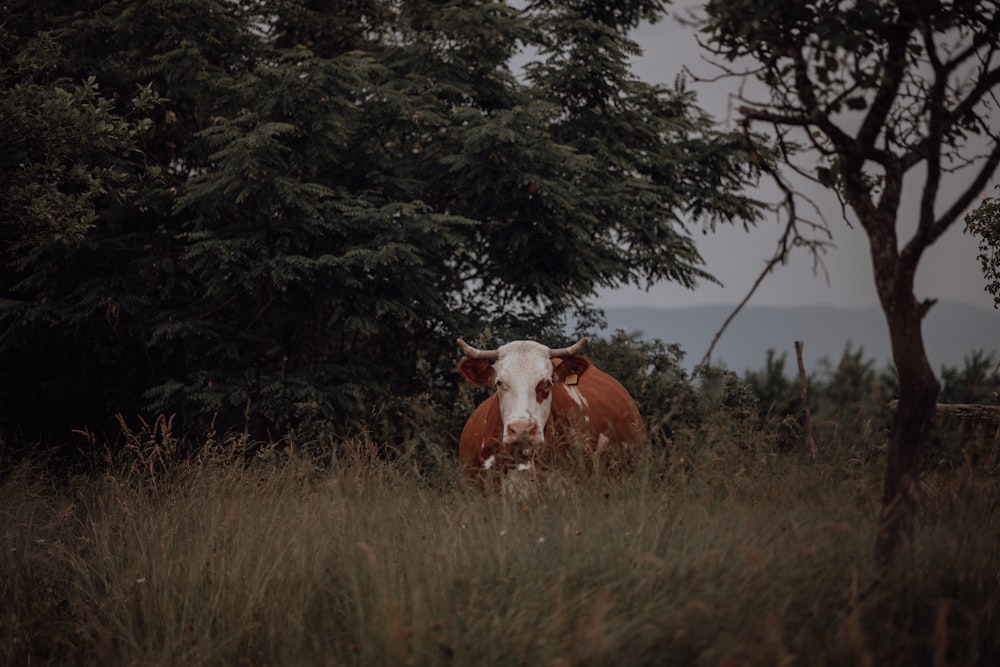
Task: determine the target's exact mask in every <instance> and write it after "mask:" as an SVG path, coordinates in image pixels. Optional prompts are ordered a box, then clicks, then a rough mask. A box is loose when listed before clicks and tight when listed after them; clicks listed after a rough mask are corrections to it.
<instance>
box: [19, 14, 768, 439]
mask: <svg viewBox="0 0 1000 667" xmlns="http://www.w3.org/2000/svg"><path fill="white" fill-rule="evenodd" d="M662 5H663V3H661V2H653V1H650V0H632V1H629V2H619V3H613V4H609V3H575V2H561V1H557V0H548V1H544V2H532V3H527V8H526V9H523V10H521V9H516V8H514V7H511V6H508V5H507V4H505V3H498V2H484V1H478V0H468V1H457V0H455V1H448V2H441V1H433V0H406V1H403V2H399V1H398V0H392V1H388V0H360V1H358V2H333V3H330V2H306V1H301V0H262V1H260V2H220V1H217V0H190V1H188V2H182V3H181V2H178V3H164V2H155V1H152V0H148V1H145V0H133V1H110V2H108V1H105V0H101V1H95V0H87V1H82V2H76V3H65V2H58V1H56V0H31V1H30V2H28V1H26V0H16V1H14V2H6V3H4V4H3V6H2V7H0V126H2V127H3V128H4V131H3V133H2V138H0V142H2V146H0V252H2V253H3V259H2V261H0V434H2V436H3V438H4V439H5V441H6V442H8V443H13V442H27V443H30V442H35V441H44V440H52V439H53V438H55V439H62V438H64V437H66V434H67V433H69V432H70V430H77V431H83V432H87V433H92V434H104V433H108V432H114V430H115V428H116V421H115V417H114V416H115V415H116V414H122V415H126V416H128V415H139V414H142V415H157V414H165V415H175V425H176V428H178V429H179V430H181V431H183V432H186V433H192V434H196V435H197V434H199V433H203V432H205V430H206V429H208V428H210V427H212V428H217V429H220V430H232V429H235V430H239V431H243V432H249V433H253V434H255V436H256V437H261V438H264V437H268V438H284V437H288V438H293V439H296V438H297V439H300V440H301V439H308V438H312V437H316V436H317V434H323V433H331V432H332V433H344V432H350V431H353V432H357V431H359V430H371V429H378V428H383V429H384V430H385V431H386V432H387V433H388V435H389V436H390V437H391V438H397V439H398V437H399V436H398V434H394V433H393V428H391V427H386V426H385V423H387V422H388V423H411V422H412V420H411V419H410V417H412V416H413V415H414V410H415V409H418V407H419V406H421V405H424V404H428V403H430V404H433V405H453V404H454V403H455V401H456V400H458V398H457V397H456V383H455V382H454V381H453V378H452V376H451V375H450V373H451V369H452V367H453V364H454V360H455V357H456V353H455V348H454V344H453V341H454V339H455V338H456V337H457V336H459V335H461V336H464V337H466V338H467V339H470V340H472V339H476V338H477V337H478V338H479V339H481V340H483V341H486V342H488V343H495V342H496V341H499V340H509V339H513V338H535V339H539V340H545V341H547V342H551V343H553V344H557V343H558V342H559V339H560V335H561V333H562V322H563V320H564V316H565V315H566V314H568V313H572V314H573V317H574V319H575V321H581V322H583V323H584V327H586V325H587V323H588V322H589V323H593V322H597V321H599V319H600V314H599V313H596V312H594V309H593V308H592V307H590V306H589V305H588V303H589V301H588V299H589V297H590V296H591V295H592V294H593V292H594V291H595V289H596V288H598V287H608V286H615V285H621V284H624V283H629V282H631V283H637V284H644V283H646V282H649V281H661V280H672V281H676V282H678V283H680V284H683V285H687V286H693V285H694V284H695V283H696V282H697V281H699V280H706V279H710V276H709V274H708V273H707V272H706V270H705V268H704V267H703V266H702V262H701V258H700V256H699V255H698V252H697V250H696V248H695V245H694V243H693V240H692V238H691V236H690V231H691V230H690V229H689V226H690V225H691V224H696V225H706V226H707V227H708V228H712V227H713V226H714V225H715V224H717V223H722V222H740V223H742V224H750V223H752V222H754V221H755V220H756V219H757V217H758V215H759V212H760V209H759V208H758V207H757V204H755V203H754V202H752V201H749V200H747V199H745V198H743V197H741V196H740V195H738V194H730V193H739V192H741V191H742V187H743V185H745V184H746V183H747V182H749V181H751V180H752V179H753V177H754V176H755V169H754V166H753V164H752V162H751V161H750V160H748V159H746V155H745V154H744V152H743V150H742V144H741V140H740V137H739V136H737V135H735V134H727V133H722V132H719V131H717V130H716V129H715V126H714V125H713V122H712V120H711V119H710V118H708V117H707V116H706V115H705V114H704V113H703V112H702V111H701V110H700V109H699V108H698V106H697V105H696V102H695V99H694V97H693V96H692V94H690V93H689V92H688V91H687V90H685V88H684V86H683V82H682V81H680V80H678V83H677V85H676V86H674V87H671V88H664V87H659V86H652V85H649V84H647V83H644V82H641V81H638V80H637V79H636V78H635V77H634V76H633V75H632V74H631V72H630V70H629V56H630V55H632V54H633V53H635V52H636V51H637V48H638V47H637V46H636V44H635V43H634V42H632V41H631V40H630V39H629V37H628V34H629V33H630V31H631V30H633V29H634V28H635V27H636V26H637V25H638V24H639V23H640V22H641V21H644V20H657V19H659V18H661V17H662V16H663V14H664V7H663V6H662ZM515 58H518V59H519V60H517V61H516V62H517V63H518V64H517V65H515V64H513V63H514V62H515V60H514V59H515ZM709 268H710V267H709ZM213 425H214V426H213Z"/></svg>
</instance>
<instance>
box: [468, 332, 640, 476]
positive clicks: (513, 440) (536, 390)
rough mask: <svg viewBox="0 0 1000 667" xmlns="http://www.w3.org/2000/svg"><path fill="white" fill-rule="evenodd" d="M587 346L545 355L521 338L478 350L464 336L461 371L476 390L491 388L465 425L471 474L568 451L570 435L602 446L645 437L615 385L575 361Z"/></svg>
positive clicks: (628, 399)
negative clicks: (487, 395)
mask: <svg viewBox="0 0 1000 667" xmlns="http://www.w3.org/2000/svg"><path fill="white" fill-rule="evenodd" d="M586 343H587V339H586V338H581V339H580V340H579V341H577V342H576V343H575V344H573V345H571V346H570V347H566V348H560V349H550V348H548V347H546V346H545V345H542V344H541V343H536V342H535V341H530V340H519V341H514V342H511V343H507V344H506V345H503V346H501V347H500V348H498V349H496V350H477V349H476V348H474V347H472V346H471V345H469V344H468V343H466V342H465V341H464V340H462V339H461V338H459V339H458V345H459V347H461V348H462V350H463V351H464V352H465V355H466V356H465V357H464V358H463V359H462V360H461V361H460V362H459V364H458V370H459V371H460V372H461V373H462V375H463V376H465V378H466V379H467V380H468V381H469V382H471V383H472V384H474V385H477V386H480V387H489V386H495V387H496V391H495V392H494V393H493V394H492V395H491V396H490V397H489V398H487V399H486V400H485V401H483V402H482V403H480V405H479V407H477V408H476V409H475V411H474V412H473V413H472V416H471V417H469V420H468V421H467V422H466V424H465V429H463V431H462V438H461V441H460V442H459V446H458V457H459V460H460V461H462V463H464V464H465V465H466V466H467V467H468V468H470V469H471V470H484V469H485V470H488V469H499V470H503V471H506V470H510V469H519V470H524V469H528V468H530V467H531V466H532V463H533V461H534V460H536V459H543V460H547V459H550V458H551V457H552V456H553V455H560V454H563V453H565V452H566V448H567V446H568V445H569V444H570V442H571V441H573V440H574V437H578V436H580V435H582V436H585V438H586V440H587V441H589V444H590V445H592V446H597V447H599V448H601V447H603V446H605V445H606V444H607V443H608V442H614V443H618V444H621V445H623V446H625V445H628V444H629V443H631V442H634V441H636V440H638V439H639V438H640V437H642V434H643V425H642V418H641V417H640V416H639V410H638V409H637V408H636V406H635V401H633V400H632V397H631V396H629V393H628V391H627V390H626V389H625V387H623V386H622V385H621V383H620V382H618V380H616V379H615V378H613V377H611V376H610V375H608V374H607V373H605V372H603V371H601V370H600V369H599V368H597V367H596V366H594V365H593V364H591V363H590V361H589V360H588V359H587V358H585V357H581V356H578V355H577V352H579V351H580V349H581V348H582V347H583V346H584V345H585V344H586Z"/></svg>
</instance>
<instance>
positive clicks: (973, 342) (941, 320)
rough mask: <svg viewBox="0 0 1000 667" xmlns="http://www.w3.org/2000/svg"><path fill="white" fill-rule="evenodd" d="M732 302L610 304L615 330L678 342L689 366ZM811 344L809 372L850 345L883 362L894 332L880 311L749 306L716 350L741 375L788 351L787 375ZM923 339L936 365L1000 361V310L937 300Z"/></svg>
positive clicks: (715, 356) (807, 362)
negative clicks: (984, 357) (976, 357)
mask: <svg viewBox="0 0 1000 667" xmlns="http://www.w3.org/2000/svg"><path fill="white" fill-rule="evenodd" d="M732 310H733V307H732V306H689V307H681V308H662V309H661V308H646V307H622V308H607V309H605V313H606V315H607V320H608V328H607V329H606V330H605V331H604V332H602V333H603V334H604V335H607V334H609V333H610V332H611V331H614V330H616V329H621V328H625V329H626V330H628V331H633V332H635V331H638V332H640V333H641V334H642V337H643V338H646V339H650V340H652V339H654V338H658V339H660V340H662V341H663V342H665V343H680V345H681V347H683V349H684V351H685V353H686V355H685V358H684V366H685V368H687V369H689V370H690V369H691V368H693V367H694V365H695V364H696V363H698V362H699V361H700V360H701V358H702V357H703V356H704V355H705V352H706V351H707V350H708V346H709V344H710V343H711V341H712V337H713V336H714V335H715V333H716V332H717V331H718V330H719V327H721V326H722V323H723V322H724V321H725V319H726V318H727V317H728V316H729V314H730V313H731V312H732ZM797 340H801V341H803V342H804V343H805V348H804V352H803V361H804V363H805V365H806V369H807V370H808V371H814V370H816V369H817V362H818V361H819V360H820V359H822V358H824V357H825V358H826V359H828V360H829V361H830V362H831V363H832V364H834V365H835V364H836V363H837V362H838V361H839V360H840V358H841V356H842V355H843V353H844V350H845V348H846V346H847V344H848V343H850V344H851V349H852V350H854V351H857V350H858V349H863V351H864V354H863V356H864V358H865V359H874V360H875V363H876V367H877V368H879V369H881V368H884V367H885V366H886V365H887V364H888V363H889V362H890V360H891V354H890V352H889V330H888V328H887V326H886V324H885V319H884V316H883V315H882V310H881V309H880V308H878V307H871V308H858V309H852V308H835V307H832V306H805V307H788V308H781V307H769V306H747V307H745V308H744V309H743V310H742V311H740V313H739V314H738V315H737V316H736V318H735V319H734V320H733V321H732V322H731V323H730V325H729V328H728V329H727V330H726V332H725V333H724V334H723V335H722V338H720V339H719V342H718V344H717V345H716V347H715V351H714V353H713V354H712V362H713V363H714V364H724V365H725V366H726V367H727V368H730V369H732V370H734V371H736V372H738V373H740V374H742V373H743V372H744V371H746V370H748V369H750V370H758V369H761V368H763V367H764V362H765V359H766V357H767V350H768V349H774V351H775V353H776V354H777V355H778V356H780V355H781V354H782V353H783V352H784V353H787V359H786V362H785V371H786V373H793V372H795V341H797ZM924 343H925V344H926V346H927V354H928V357H929V358H930V361H931V366H932V367H933V368H934V370H935V372H938V373H940V370H941V367H942V366H948V367H955V368H962V367H963V366H964V363H965V357H967V356H968V355H969V354H970V353H972V352H973V351H974V350H983V351H986V352H992V353H993V354H994V356H995V357H996V358H997V359H998V360H1000V311H997V310H987V309H984V308H977V307H975V306H968V305H965V304H960V303H954V302H939V303H937V304H935V305H934V307H933V308H931V310H930V312H929V313H928V315H927V317H926V318H925V319H924Z"/></svg>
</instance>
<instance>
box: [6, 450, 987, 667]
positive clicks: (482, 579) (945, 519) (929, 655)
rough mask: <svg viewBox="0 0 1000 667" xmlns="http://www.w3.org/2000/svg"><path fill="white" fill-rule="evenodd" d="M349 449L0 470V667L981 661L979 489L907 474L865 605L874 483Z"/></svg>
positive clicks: (856, 471) (703, 458)
mask: <svg viewBox="0 0 1000 667" xmlns="http://www.w3.org/2000/svg"><path fill="white" fill-rule="evenodd" d="M158 437H160V438H161V440H160V441H158V442H161V444H162V437H163V433H161V435H160V436H158ZM146 444H147V445H149V444H150V443H146ZM153 444H155V443H153ZM232 444H233V443H230V445H232ZM354 445H356V446H353V447H347V448H344V447H343V446H342V447H341V448H340V451H342V452H343V451H347V452H348V454H347V455H346V456H341V457H340V458H339V459H337V460H335V461H334V462H333V463H332V464H330V465H324V466H317V465H315V463H314V462H313V461H312V460H311V459H310V458H309V457H306V456H291V457H290V458H287V457H286V458H283V459H282V460H281V461H278V460H277V459H278V457H277V455H276V454H274V453H273V452H271V453H270V455H269V454H268V452H266V451H265V452H264V455H262V456H260V457H258V458H257V459H256V460H254V461H253V462H251V463H249V464H246V463H244V462H243V461H242V459H241V458H240V457H238V456H229V457H227V456H208V457H204V458H203V459H202V460H199V461H188V462H182V463H176V464H170V462H169V461H168V460H167V459H166V458H162V457H161V459H158V460H156V461H154V463H155V465H147V463H149V462H148V461H145V460H144V458H143V457H147V458H148V453H147V454H138V453H137V452H140V451H143V449H142V448H141V447H136V448H135V450H136V451H135V452H133V454H135V455H136V457H137V459H133V460H132V463H131V464H129V465H117V466H115V465H112V466H110V467H109V469H110V470H112V471H113V472H110V473H106V474H100V475H89V474H88V475H84V476H81V477H79V478H74V479H70V480H68V481H67V480H66V479H65V478H60V479H55V478H51V477H48V476H47V473H45V472H44V470H43V469H40V468H38V467H33V466H30V465H27V466H22V467H19V468H16V469H14V470H11V471H8V472H7V473H5V474H4V476H3V479H2V483H0V515H2V516H0V540H2V542H0V543H2V554H0V608H2V613H3V621H2V626H0V663H2V664H9V665H45V664H52V665H55V664H58V665H65V664H80V665H90V664H101V665H164V666H166V665H182V664H183V665H339V664H352V665H399V664H415V665H434V664H454V665H518V664H521V665H576V664H590V665H652V664H655V665H675V664H676V665H744V664H752V665H792V664H796V665H816V664H843V665H914V664H927V665H935V666H937V665H982V664H1000V633H998V628H1000V613H998V606H1000V534H998V531H1000V483H998V479H997V478H996V476H995V475H994V476H991V475H987V474H985V473H982V472H977V471H975V470H973V469H971V468H965V469H963V470H959V471H957V472H953V473H949V474H947V475H938V474H933V475H928V477H927V479H926V481H925V495H926V497H925V502H924V507H925V511H924V513H923V516H922V517H921V523H920V526H919V531H920V532H919V535H918V544H919V547H918V549H917V551H916V552H915V553H914V554H913V555H912V559H911V561H910V562H908V563H906V564H904V568H903V570H904V571H903V574H902V577H901V580H900V581H899V582H897V584H896V585H895V586H894V587H892V589H891V590H890V589H889V588H888V587H886V588H881V589H877V590H876V591H875V592H874V593H872V594H870V595H868V596H865V595H864V593H865V591H866V589H867V587H868V583H869V580H870V570H869V564H870V561H871V550H872V543H873V531H874V517H875V514H876V511H877V505H878V503H877V499H878V492H879V488H880V479H879V477H880V475H881V466H880V465H879V464H878V463H877V462H876V463H861V462H859V461H857V460H850V461H849V460H848V457H846V456H844V457H838V456H837V455H836V454H829V453H828V454H826V455H825V458H824V459H823V460H820V461H817V462H809V461H807V460H806V459H805V458H799V457H797V456H795V455H783V456H775V455H773V454H761V453H759V452H757V453H753V448H749V449H748V448H746V447H735V448H731V449H729V450H727V449H726V448H725V447H723V446H721V444H719V443H715V444H714V445H713V446H711V447H701V448H699V449H698V450H697V452H695V450H693V449H692V451H690V452H686V453H685V452H682V451H680V449H681V448H680V447H675V449H674V450H673V451H672V452H670V455H669V456H667V455H666V454H664V453H663V452H661V453H660V454H659V455H652V456H650V457H649V459H648V460H644V461H640V462H639V463H638V464H637V465H636V466H635V468H636V469H635V470H634V471H632V472H630V473H627V474H616V475H609V474H605V473H602V472H601V471H600V470H597V471H595V470H594V469H593V466H580V467H579V469H578V470H569V471H567V472H564V473H562V474H560V475H558V476H556V475H552V476H549V477H547V478H545V480H542V481H537V482H533V483H532V486H530V490H529V492H528V493H527V495H515V496H512V495H505V494H496V493H483V492H482V491H481V490H480V489H479V488H477V487H476V486H475V485H472V484H469V483H467V482H466V481H465V480H463V479H461V478H459V476H458V475H457V472H451V471H449V470H448V469H447V468H446V469H445V471H444V472H441V473H438V474H435V475H434V476H432V478H428V476H427V475H426V474H421V473H420V472H419V471H418V468H417V467H415V466H414V465H413V461H412V459H408V458H407V457H405V456H404V457H402V458H400V459H399V460H396V461H395V462H387V461H385V460H381V459H379V458H378V457H377V456H375V455H374V452H373V450H372V448H371V446H370V443H365V442H363V441H360V442H358V443H354ZM152 450H153V451H155V450H156V447H153V448H152ZM145 451H146V452H148V451H150V448H149V447H147V448H146V450H145ZM215 451H217V452H225V446H222V445H221V444H220V445H219V446H218V447H217V448H216V450H215ZM136 461H138V462H136ZM456 467H457V466H456Z"/></svg>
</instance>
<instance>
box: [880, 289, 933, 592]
mask: <svg viewBox="0 0 1000 667" xmlns="http://www.w3.org/2000/svg"><path fill="white" fill-rule="evenodd" d="M892 306H893V307H891V308H890V307H886V304H885V303H883V310H885V313H886V319H887V321H888V324H889V336H890V339H891V342H892V355H893V360H894V361H895V364H896V371H897V373H898V374H899V403H898V408H897V410H896V412H895V417H894V419H893V422H892V433H891V434H890V437H889V451H888V458H887V461H886V471H885V484H884V486H883V490H882V511H881V512H880V514H879V523H878V532H877V534H876V539H875V567H876V580H881V579H884V578H885V577H887V576H889V575H890V574H891V573H892V571H893V569H894V566H895V565H896V564H897V563H898V562H899V560H900V558H901V557H904V556H906V555H907V554H908V553H909V552H910V550H911V549H912V546H913V533H914V524H915V519H916V512H917V504H918V501H919V498H920V494H919V482H920V466H921V460H922V454H923V448H924V444H925V443H926V441H927V439H928V437H929V435H930V428H931V422H932V420H933V418H934V407H935V405H936V404H937V397H938V393H939V391H940V386H939V384H938V381H937V378H936V377H935V376H934V372H933V370H931V366H930V363H929V362H928V360H927V353H926V350H925V349H924V342H923V336H922V335H921V331H920V325H921V322H922V320H923V316H924V314H925V312H926V310H927V307H928V306H927V305H921V304H918V303H917V302H916V299H914V298H913V296H912V293H910V294H907V295H906V296H905V297H903V298H900V299H898V300H897V302H896V303H895V304H892Z"/></svg>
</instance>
